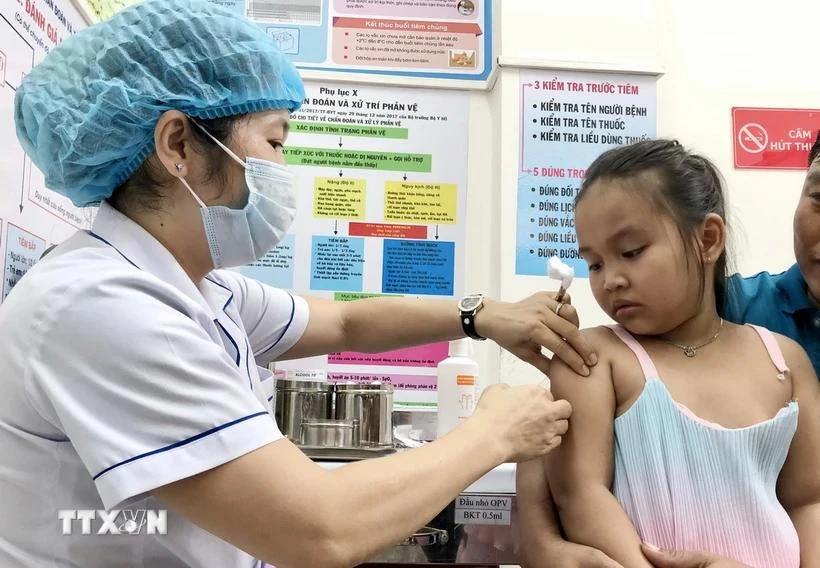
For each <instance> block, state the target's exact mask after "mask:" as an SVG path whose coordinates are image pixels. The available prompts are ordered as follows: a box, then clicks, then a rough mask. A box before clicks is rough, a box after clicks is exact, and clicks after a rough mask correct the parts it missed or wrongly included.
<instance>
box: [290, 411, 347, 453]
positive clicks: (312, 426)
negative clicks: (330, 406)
mask: <svg viewBox="0 0 820 568" xmlns="http://www.w3.org/2000/svg"><path fill="white" fill-rule="evenodd" d="M300 432H301V434H300V436H299V443H300V444H301V445H302V446H311V447H322V448H357V447H359V422H358V421H357V420H316V419H312V418H308V419H304V420H302V427H301V428H300Z"/></svg>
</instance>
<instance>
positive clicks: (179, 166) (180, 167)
mask: <svg viewBox="0 0 820 568" xmlns="http://www.w3.org/2000/svg"><path fill="white" fill-rule="evenodd" d="M176 167H177V171H178V172H181V171H182V168H184V167H185V166H183V165H182V164H176Z"/></svg>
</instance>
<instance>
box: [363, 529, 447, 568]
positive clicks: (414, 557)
mask: <svg viewBox="0 0 820 568" xmlns="http://www.w3.org/2000/svg"><path fill="white" fill-rule="evenodd" d="M447 542H449V535H448V534H447V531H446V530H443V529H436V528H433V527H423V528H421V529H419V530H418V531H416V532H415V533H414V534H412V535H411V536H409V537H407V538H405V539H404V540H403V541H402V542H400V543H399V544H396V545H395V546H392V547H390V548H388V549H387V550H384V551H382V552H381V553H379V554H378V555H376V556H375V557H373V558H371V559H370V560H369V561H368V563H379V564H381V563H389V564H428V563H429V559H428V558H427V554H426V551H429V550H430V549H433V548H436V547H441V546H443V545H445V544H447Z"/></svg>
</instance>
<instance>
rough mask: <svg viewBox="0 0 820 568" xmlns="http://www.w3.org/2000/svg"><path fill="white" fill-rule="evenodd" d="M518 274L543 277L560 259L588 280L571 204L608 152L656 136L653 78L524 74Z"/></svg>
mask: <svg viewBox="0 0 820 568" xmlns="http://www.w3.org/2000/svg"><path fill="white" fill-rule="evenodd" d="M520 81H521V85H520V88H521V112H520V116H521V131H520V132H521V142H520V146H519V164H518V168H519V171H518V207H517V220H516V222H517V226H516V246H515V273H516V274H521V275H533V276H543V275H546V274H547V260H548V259H549V258H550V257H551V256H557V257H559V258H560V259H561V260H562V261H563V262H565V263H567V264H569V265H570V266H572V267H573V268H574V269H575V275H576V276H580V277H583V278H586V277H587V276H588V275H589V270H588V268H587V265H586V263H585V262H584V261H583V260H582V259H581V258H580V256H579V255H578V246H577V242H576V235H575V206H574V200H575V196H576V195H577V193H578V189H579V188H580V186H581V182H582V180H583V177H584V173H585V171H586V168H587V166H589V164H590V163H592V161H593V160H594V159H595V158H597V157H598V156H599V155H600V154H601V153H602V152H604V151H605V150H607V149H609V148H612V147H614V146H620V145H623V144H630V143H633V142H637V141H638V140H641V139H646V138H654V137H655V136H656V130H657V126H656V88H655V85H656V78H655V77H652V76H645V75H632V74H621V73H618V74H607V73H591V72H581V71H539V72H529V73H522V74H521V79H520Z"/></svg>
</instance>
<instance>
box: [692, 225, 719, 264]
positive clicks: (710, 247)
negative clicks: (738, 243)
mask: <svg viewBox="0 0 820 568" xmlns="http://www.w3.org/2000/svg"><path fill="white" fill-rule="evenodd" d="M697 239H698V246H699V248H700V256H701V259H702V260H703V262H704V264H714V263H715V262H717V260H718V258H720V255H721V254H723V251H724V249H725V248H726V223H725V222H724V221H723V218H722V217H721V216H720V215H718V214H716V213H709V214H708V215H706V217H705V218H704V219H703V221H702V222H701V224H700V227H698V231H697Z"/></svg>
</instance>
